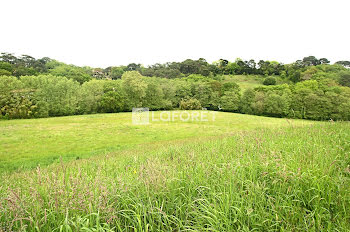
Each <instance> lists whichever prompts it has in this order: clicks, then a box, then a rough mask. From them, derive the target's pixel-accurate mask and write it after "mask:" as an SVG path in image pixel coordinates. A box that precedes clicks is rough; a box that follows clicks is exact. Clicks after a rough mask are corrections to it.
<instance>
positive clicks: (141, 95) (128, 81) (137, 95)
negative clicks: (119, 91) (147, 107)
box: [122, 71, 147, 110]
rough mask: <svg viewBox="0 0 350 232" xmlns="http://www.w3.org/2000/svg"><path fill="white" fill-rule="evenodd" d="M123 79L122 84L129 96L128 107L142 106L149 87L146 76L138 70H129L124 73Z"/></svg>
mask: <svg viewBox="0 0 350 232" xmlns="http://www.w3.org/2000/svg"><path fill="white" fill-rule="evenodd" d="M122 81H123V84H122V86H123V89H124V91H125V94H126V96H127V102H126V104H127V109H128V110H131V109H132V108H133V107H142V106H143V102H144V100H145V97H146V89H147V83H146V82H145V81H144V77H143V76H142V75H141V74H140V73H139V72H137V71H128V72H125V73H124V74H123V76H122Z"/></svg>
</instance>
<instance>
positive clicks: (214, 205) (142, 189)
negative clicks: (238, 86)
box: [0, 113, 350, 231]
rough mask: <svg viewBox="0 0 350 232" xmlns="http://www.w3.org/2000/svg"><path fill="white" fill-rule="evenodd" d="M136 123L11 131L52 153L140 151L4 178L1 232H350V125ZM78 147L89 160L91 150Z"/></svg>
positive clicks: (61, 121) (79, 119)
mask: <svg viewBox="0 0 350 232" xmlns="http://www.w3.org/2000/svg"><path fill="white" fill-rule="evenodd" d="M127 116H128V114H116V115H90V116H74V117H62V118H49V119H35V120H33V119H31V120H19V121H18V120H14V121H3V122H1V127H2V128H7V130H8V131H7V132H5V133H9V134H12V135H13V136H15V135H19V134H21V133H23V134H25V132H24V131H26V132H28V133H29V135H30V136H28V137H27V139H28V140H29V141H31V142H33V147H34V148H35V147H39V145H38V143H39V141H40V138H34V137H36V136H37V135H38V134H36V133H39V131H42V130H44V131H45V134H44V135H43V139H44V140H43V143H47V144H48V147H50V144H51V145H52V147H51V148H52V149H53V148H55V147H56V148H58V146H57V145H58V144H59V142H58V143H57V144H54V141H55V140H60V136H59V135H58V134H59V133H65V134H66V135H67V137H68V138H69V139H67V140H66V141H65V142H67V147H62V149H65V150H66V152H68V151H69V150H71V149H74V147H72V146H70V145H69V142H68V141H69V140H74V137H75V138H76V139H77V140H79V141H80V142H84V141H83V140H81V139H79V136H80V133H83V131H85V130H87V131H86V134H85V135H84V140H87V141H92V140H99V139H101V141H98V142H96V143H99V142H101V144H103V143H105V146H106V147H107V146H109V145H108V143H109V139H113V135H114V134H115V135H116V136H115V137H124V142H125V143H129V142H128V141H127V138H125V137H129V138H135V137H136V138H135V141H136V142H135V144H134V145H133V146H129V147H127V148H125V149H121V150H118V151H115V152H109V153H108V154H105V155H99V156H97V155H96V156H91V157H90V158H86V159H79V160H74V161H71V162H65V161H64V160H62V161H61V162H58V163H52V164H51V165H49V166H48V167H43V166H38V167H37V168H36V169H35V170H27V171H26V170H22V171H20V170H18V171H17V172H11V173H3V174H2V175H1V177H0V181H1V183H2V184H1V186H0V211H1V214H0V231H1V230H2V231H11V230H27V231H78V230H80V231H84V230H85V231H93V230H97V231H115V230H117V231H183V230H189V231H236V230H242V231H251V230H258V231H347V230H350V213H349V212H350V210H349V207H350V188H349V187H350V185H349V184H350V159H349V155H350V142H349V141H350V124H349V123H346V122H310V121H301V120H286V119H274V118H263V117H256V116H247V115H236V114H230V113H219V115H218V120H217V121H215V122H205V123H204V122H203V123H199V122H193V123H192V122H188V123H183V122H158V123H156V124H151V125H148V126H132V125H128V123H129V122H130V121H128V122H126V118H127ZM130 117H131V116H130V114H129V120H130ZM102 118H106V121H107V122H108V123H103V120H102ZM124 119H125V120H124ZM94 120H96V123H92V122H93V121H94ZM113 121H115V122H116V123H115V124H113ZM36 122H37V124H35V123H36ZM119 123H120V124H121V125H120V127H119V128H118V126H117V124H119ZM10 124H11V125H10ZM73 127H74V128H73ZM89 127H90V128H91V129H94V131H95V132H96V134H94V133H92V130H91V131H89ZM108 127H110V129H111V130H110V131H109V130H108ZM11 128H12V129H11ZM53 128H56V130H52V129H53ZM162 128H164V130H162ZM22 130H23V131H22ZM2 131H3V130H2ZM35 131H37V132H35ZM63 131H64V132H63ZM73 131H76V132H75V133H71V132H73ZM97 131H100V132H101V134H100V133H97ZM107 131H109V132H110V135H109V136H106V137H103V135H102V134H104V133H102V132H107ZM156 131H158V133H157V132H156ZM139 133H144V134H143V142H139V143H138V142H137V141H140V140H138V139H137V134H139ZM168 133H169V134H170V135H169V137H166V134H168ZM186 133H187V134H186ZM106 134H108V133H106ZM152 134H154V137H152ZM177 134H179V137H176V135H177ZM213 135H214V136H213ZM51 136H53V140H51V141H50V140H49V138H50V137H51ZM163 136H164V137H163ZM10 137H11V136H10ZM19 137H20V136H19ZM19 137H18V138H19ZM25 140H26V139H24V140H23V141H24V142H25ZM35 140H36V141H37V142H34V141H35ZM49 141H50V142H49ZM154 141H158V142H157V143H154ZM4 142H7V144H10V143H8V142H9V141H4V140H3V141H2V143H3V144H4ZM113 142H114V143H115V142H116V141H113ZM11 143H14V144H16V146H21V143H20V142H18V141H15V140H12V142H11ZM3 144H2V145H3ZM75 144H76V146H77V148H76V150H77V151H78V150H79V149H80V150H81V151H82V152H83V151H84V146H87V145H88V142H86V143H85V144H81V145H79V143H75ZM24 147H26V144H23V146H22V148H24ZM34 148H33V150H32V151H35V150H36V149H34ZM87 149H88V150H90V149H91V148H89V147H88V148H87ZM20 150H21V149H18V150H15V149H14V148H10V150H9V151H13V153H14V154H15V153H17V152H18V153H19V151H20ZM37 150H38V151H39V154H44V153H43V152H44V149H43V150H40V149H37ZM52 151H53V150H51V152H52ZM28 154H29V153H27V155H24V156H28ZM32 154H33V156H32V157H33V158H34V159H37V160H40V159H42V158H43V159H45V155H38V156H36V155H35V154H34V153H32ZM61 154H62V156H63V153H60V155H61ZM67 154H68V153H67ZM3 156H4V154H2V155H1V157H3ZM63 157H64V156H63ZM17 160H18V158H15V159H12V161H13V162H17ZM9 162H10V161H9ZM24 162H25V160H23V163H24ZM7 164H9V163H7Z"/></svg>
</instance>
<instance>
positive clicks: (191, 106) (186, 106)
mask: <svg viewBox="0 0 350 232" xmlns="http://www.w3.org/2000/svg"><path fill="white" fill-rule="evenodd" d="M201 108H202V106H201V103H200V102H199V101H198V100H197V99H195V98H189V99H182V100H181V102H180V109H181V110H200V109H201Z"/></svg>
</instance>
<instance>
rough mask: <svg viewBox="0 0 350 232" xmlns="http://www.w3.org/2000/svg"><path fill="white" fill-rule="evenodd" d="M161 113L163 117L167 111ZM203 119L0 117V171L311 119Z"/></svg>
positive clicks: (233, 116)
mask: <svg viewBox="0 0 350 232" xmlns="http://www.w3.org/2000/svg"><path fill="white" fill-rule="evenodd" d="M168 113H174V111H170V112H168ZM180 113H181V111H179V112H178V115H179V114H180ZM189 113H190V114H192V113H201V112H200V111H199V112H197V111H189ZM152 114H153V115H154V118H156V119H159V118H160V112H153V113H150V117H151V119H152ZM163 118H164V119H166V114H164V115H163ZM184 118H186V115H184ZM198 119H199V118H198ZM207 119H208V121H204V122H201V121H197V119H194V120H192V119H190V120H189V121H186V122H184V121H181V120H179V117H177V118H176V120H175V121H170V122H164V121H154V122H151V123H150V124H149V125H133V124H132V114H131V113H117V114H95V115H80V116H67V117H57V118H43V119H26V120H11V121H0V148H1V149H0V172H5V171H14V170H18V169H30V168H35V167H37V166H38V165H41V166H45V165H48V164H51V163H57V162H59V160H63V161H69V160H74V159H81V158H87V157H91V156H94V155H101V154H108V153H110V152H116V151H122V150H125V149H130V148H134V147H135V146H137V145H142V144H150V143H163V142H165V143H166V142H169V141H175V140H184V139H185V140H189V139H191V138H192V139H196V138H204V137H216V136H222V135H227V134H232V133H236V132H237V131H246V130H253V129H257V128H280V127H285V126H289V125H290V124H292V125H294V126H304V125H308V124H313V123H315V122H311V121H303V120H288V119H278V118H267V117H259V116H251V115H242V114H233V113H223V112H208V113H207Z"/></svg>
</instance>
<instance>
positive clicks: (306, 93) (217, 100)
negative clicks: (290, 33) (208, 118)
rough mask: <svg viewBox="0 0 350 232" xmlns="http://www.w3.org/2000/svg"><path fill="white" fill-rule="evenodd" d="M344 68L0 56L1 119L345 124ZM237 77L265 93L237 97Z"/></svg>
mask: <svg viewBox="0 0 350 232" xmlns="http://www.w3.org/2000/svg"><path fill="white" fill-rule="evenodd" d="M349 64H350V62H349V63H348V62H347V61H340V62H337V63H336V64H329V61H328V60H327V59H325V58H321V59H317V58H315V57H306V58H304V59H302V60H299V61H296V62H294V63H292V64H289V65H283V64H280V63H277V62H268V61H260V62H259V63H258V64H255V62H254V61H252V60H251V61H242V60H239V59H237V60H236V61H235V62H229V61H227V60H219V61H218V62H214V63H213V64H208V63H207V62H206V61H205V60H204V59H199V60H197V61H194V60H186V61H184V62H180V63H176V62H173V63H167V64H163V65H160V64H156V65H153V66H149V67H147V68H144V67H142V66H141V65H138V64H129V65H128V66H119V67H110V68H107V69H93V68H90V67H78V66H74V65H67V64H64V63H61V62H58V61H56V60H52V59H50V58H42V59H34V58H33V57H30V56H21V57H15V56H13V55H12V54H8V53H2V56H1V57H0V118H5V119H15V118H37V117H51V116H64V115H76V114H93V113H114V112H125V111H131V110H132V108H133V107H148V108H150V110H172V109H184V110H195V109H202V108H207V109H209V110H222V111H229V112H239V113H245V114H255V115H265V116H273V117H289V118H303V119H313V120H330V119H332V120H350V88H349V87H350V71H349V70H348V68H349ZM162 73H163V74H164V75H163V74H162ZM171 73H173V74H174V73H177V74H176V75H173V76H172V74H171ZM165 74H166V75H165ZM168 74H169V75H168ZM237 74H245V75H250V76H249V77H252V78H253V77H254V78H259V79H260V80H261V83H262V84H263V85H261V86H259V87H256V88H253V89H245V90H241V88H240V86H239V85H238V84H237V83H236V81H235V79H234V78H233V75H237ZM277 84H278V85H277Z"/></svg>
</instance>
